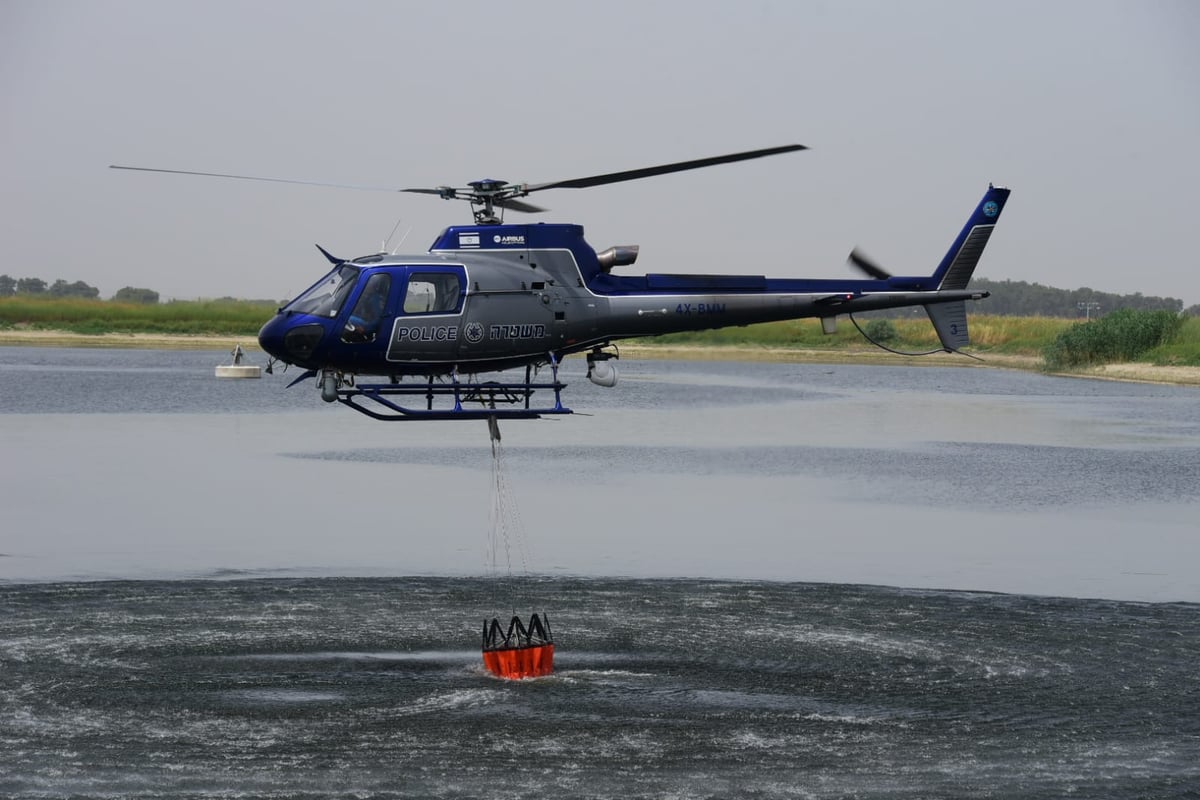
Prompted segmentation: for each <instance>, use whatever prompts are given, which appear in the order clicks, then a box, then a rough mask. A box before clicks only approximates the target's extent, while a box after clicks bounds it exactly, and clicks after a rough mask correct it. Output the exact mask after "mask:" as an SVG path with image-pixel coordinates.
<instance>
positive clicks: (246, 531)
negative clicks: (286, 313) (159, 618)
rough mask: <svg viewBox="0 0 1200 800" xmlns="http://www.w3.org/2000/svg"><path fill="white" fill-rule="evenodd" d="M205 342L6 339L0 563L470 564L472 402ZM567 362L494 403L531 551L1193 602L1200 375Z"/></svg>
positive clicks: (843, 578) (481, 472) (483, 498)
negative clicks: (406, 392)
mask: <svg viewBox="0 0 1200 800" xmlns="http://www.w3.org/2000/svg"><path fill="white" fill-rule="evenodd" d="M225 356H226V354H225V353H224V352H213V353H196V352H182V353H181V352H164V351H120V350H74V349H58V348H0V439H2V440H3V442H4V449H5V455H4V459H3V466H2V467H0V469H3V480H2V481H0V504H2V505H3V507H4V509H5V515H6V525H5V533H4V534H3V537H2V538H0V553H3V554H4V555H3V557H0V579H4V580H8V581H21V580H44V579H51V578H59V577H64V576H80V577H84V578H97V577H134V578H141V577H157V576H179V575H199V576H221V575H241V574H247V573H250V574H317V575H330V574H385V575H396V574H449V575H463V574H474V573H478V572H480V571H481V569H482V565H483V553H484V541H485V538H486V532H487V527H488V512H489V509H490V496H489V487H490V476H489V473H488V470H489V468H490V450H489V448H488V442H487V434H486V429H485V426H484V425H483V423H479V422H474V423H466V422H461V423H458V422H452V423H444V422H435V423H407V424H383V423H380V422H375V421H372V420H369V419H367V418H365V417H362V416H360V415H357V414H354V413H353V412H351V411H349V410H348V409H344V408H342V407H340V406H327V405H325V404H324V403H322V402H321V401H320V400H319V398H318V396H317V393H316V392H315V391H314V390H313V389H312V388H311V387H310V386H308V385H305V386H300V387H296V388H292V389H285V386H286V384H287V383H288V382H289V381H290V379H291V378H292V377H294V375H282V376H281V375H276V376H274V377H270V376H266V377H264V378H263V380H261V381H217V380H215V379H214V378H213V377H212V376H213V372H212V370H213V367H214V365H215V364H217V363H221V362H222V360H224V359H225ZM621 366H622V382H621V384H619V385H618V386H617V387H616V388H615V389H601V388H599V387H595V386H593V385H591V384H590V383H588V382H587V381H586V380H585V379H584V378H583V375H582V371H583V364H582V363H581V362H576V361H575V360H572V361H569V362H568V364H567V366H566V368H565V370H564V372H565V379H566V380H567V381H568V382H569V383H570V384H571V386H570V388H569V389H568V390H567V393H566V400H567V403H568V405H570V406H572V407H573V408H575V409H576V411H578V412H587V414H590V416H584V415H582V414H577V415H575V416H571V417H565V418H561V419H555V420H545V421H540V422H511V423H505V424H503V426H502V427H503V431H504V437H505V438H504V447H505V451H506V456H507V464H508V466H509V469H510V472H511V475H510V479H511V483H512V486H513V488H514V491H515V492H516V499H517V502H518V503H519V506H520V509H521V516H522V518H523V520H524V524H525V529H526V536H527V539H528V542H529V544H530V545H531V548H532V554H533V564H532V566H533V567H534V568H535V569H537V570H540V571H545V572H549V573H553V574H582V575H634V576H716V577H735V578H765V579H773V580H803V581H827V582H843V583H882V584H891V585H900V586H911V587H929V588H960V589H973V590H974V589H982V590H998V591H1009V592H1024V593H1035V594H1048V595H1073V596H1097V597H1113V598H1129V599H1147V600H1187V601H1197V600H1200V578H1197V577H1195V576H1196V574H1197V570H1196V569H1195V567H1196V566H1197V565H1198V564H1200V545H1198V544H1197V543H1196V540H1197V537H1196V536H1195V535H1194V532H1195V520H1196V519H1197V518H1200V394H1198V393H1197V391H1196V390H1195V389H1194V388H1186V387H1169V386H1151V385H1138V384H1126V383H1110V382H1101V381H1092V380H1074V379H1062V378H1052V377H1047V376H1042V375H1036V374H1030V373H1021V372H1011V371H1004V370H991V369H958V368H947V367H927V368H910V367H902V366H894V367H892V366H885V367H879V366H840V365H795V364H759V363H755V364H738V363H731V362H712V363H709V362H660V361H645V362H630V363H622V365H621Z"/></svg>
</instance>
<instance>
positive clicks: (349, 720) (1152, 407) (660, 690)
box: [0, 348, 1200, 798]
mask: <svg viewBox="0 0 1200 800" xmlns="http://www.w3.org/2000/svg"><path fill="white" fill-rule="evenodd" d="M226 358H227V356H226V355H225V354H224V353H221V352H217V353H202V352H201V353H195V352H156V351H115V350H74V349H40V348H0V443H2V447H3V453H2V456H0V469H2V470H3V472H2V473H0V508H2V509H3V512H4V513H3V523H2V527H0V553H2V554H3V555H2V556H0V664H2V665H3V669H0V795H3V796H13V797H117V796H119V797H214V796H219V797H238V796H246V797H249V796H253V797H426V796H433V797H488V798H503V797H546V796H568V797H613V798H616V797H664V796H665V797H671V796H674V797H728V796H752V797H889V798H896V797H900V798H926V797H948V798H949V797H1021V798H1033V797H1046V798H1050V797H1062V796H1066V795H1072V794H1074V795H1079V796H1089V797H1091V796H1108V797H1187V796H1194V793H1195V790H1196V787H1197V786H1200V767H1198V766H1197V765H1200V675H1198V673H1197V671H1196V669H1195V665H1196V663H1197V661H1198V660H1200V613H1198V611H1200V606H1198V605H1196V604H1197V603H1198V602H1200V577H1198V574H1200V570H1198V567H1200V544H1198V540H1200V536H1197V533H1198V532H1200V523H1198V522H1197V521H1198V520H1200V392H1198V391H1197V390H1196V389H1194V388H1178V387H1168V386H1150V385H1139V384H1123V383H1109V382H1099V381H1091V380H1072V379H1063V378H1051V377H1047V376H1041V375H1035V374H1029V373H1021V372H1011V371H1004V370H991V369H965V368H964V369H955V368H938V367H925V368H910V367H901V366H895V367H890V366H889V367H876V366H838V365H785V364H736V363H723V362H714V363H708V362H686V363H685V362H666V361H644V362H633V361H630V362H628V363H622V364H621V367H622V372H623V378H622V383H621V384H619V385H618V386H617V387H616V388H615V389H601V388H599V387H594V386H592V385H591V384H590V383H588V382H587V381H586V380H585V379H584V378H583V375H582V371H583V365H582V364H581V363H574V362H569V363H568V365H567V366H566V370H565V372H566V375H565V377H566V380H568V382H569V383H570V384H571V386H570V388H569V389H568V390H567V392H566V400H567V403H568V405H571V406H572V407H574V408H575V409H576V411H577V412H586V414H587V415H586V416H585V415H584V414H582V413H581V414H577V415H573V416H568V417H563V418H558V419H554V420H543V421H526V422H507V423H501V427H502V431H503V433H504V441H503V445H502V453H503V457H504V473H503V474H504V475H505V476H506V477H507V482H508V487H509V494H510V496H509V500H510V501H511V502H513V503H515V506H516V508H517V509H518V510H519V523H520V524H519V525H518V526H517V528H518V530H517V534H518V536H519V538H520V539H522V540H523V542H524V545H525V553H526V555H525V563H527V564H528V566H529V570H530V571H531V572H532V573H533V577H528V578H524V579H518V580H517V581H516V582H515V584H514V585H513V586H512V587H508V588H506V587H505V586H504V584H503V583H502V582H497V581H495V580H489V579H487V578H484V577H480V576H481V575H483V574H484V573H485V572H486V567H485V560H486V552H487V548H488V540H489V534H490V531H491V523H490V520H489V513H490V511H491V504H492V496H491V486H492V473H491V466H492V455H491V450H490V447H489V444H488V439H487V431H486V426H485V425H484V424H483V423H481V422H473V423H444V422H436V423H381V422H376V421H373V420H369V419H367V418H366V417H363V416H361V415H358V414H355V413H353V412H352V411H350V410H349V409H345V408H343V407H341V406H338V405H334V406H327V405H326V404H324V403H322V402H321V401H320V399H319V397H318V395H317V393H316V391H315V389H312V388H311V387H309V386H304V387H296V388H293V389H285V388H284V387H285V385H286V383H287V382H288V380H289V379H290V377H291V376H289V375H284V376H278V375H277V376H274V377H264V378H263V380H261V381H218V380H216V379H215V378H213V367H214V366H215V365H216V364H217V363H221V362H223V361H224V360H225V359H226ZM514 610H515V611H517V612H519V613H521V614H522V615H524V614H526V613H527V612H528V611H533V610H540V611H543V612H545V613H547V614H548V615H549V617H550V618H551V620H552V622H553V626H554V631H555V634H556V641H557V643H558V651H559V652H558V658H557V663H558V669H557V671H556V673H555V675H554V676H552V677H550V678H545V679H538V680H532V681H522V682H515V683H510V682H504V681H500V680H498V679H495V678H493V677H491V676H489V675H488V674H486V673H485V672H484V670H483V669H482V667H481V663H480V658H479V652H478V647H479V642H478V637H479V628H480V624H481V622H482V621H483V619H484V618H486V617H490V616H493V615H496V614H499V615H501V616H505V615H507V614H509V613H512V611H514Z"/></svg>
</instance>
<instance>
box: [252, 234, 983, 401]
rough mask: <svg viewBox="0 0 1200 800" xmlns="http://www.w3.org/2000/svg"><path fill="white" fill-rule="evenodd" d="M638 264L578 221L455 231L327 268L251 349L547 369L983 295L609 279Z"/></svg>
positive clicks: (298, 356) (768, 282)
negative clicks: (646, 347)
mask: <svg viewBox="0 0 1200 800" xmlns="http://www.w3.org/2000/svg"><path fill="white" fill-rule="evenodd" d="M989 222H990V220H989ZM987 227H988V229H989V232H990V225H989V226H987ZM965 233H966V231H964V234H965ZM636 255H637V248H636V247H618V248H611V249H610V250H607V251H605V252H603V253H600V254H597V252H596V251H595V250H594V249H593V248H592V247H591V246H590V245H589V244H588V243H587V242H586V240H585V239H584V235H583V228H582V226H579V225H571V224H547V223H542V224H533V225H468V226H454V227H450V228H448V229H446V230H445V231H444V232H443V233H442V234H441V236H439V237H438V239H437V241H436V242H435V243H434V245H433V246H432V247H431V248H430V250H429V252H428V253H426V254H422V255H418V256H390V255H372V256H365V257H363V258H357V259H354V260H352V261H339V260H336V259H332V258H331V261H334V262H335V266H334V269H333V271H332V272H330V273H329V274H328V275H326V276H325V277H324V278H322V279H321V280H320V281H318V282H317V283H316V284H314V285H313V286H312V287H310V289H309V290H307V291H306V292H305V293H304V294H302V295H301V296H300V297H298V298H296V299H295V300H293V301H292V302H290V303H288V304H287V305H285V306H284V307H283V308H281V309H280V310H279V312H278V314H277V315H276V316H275V317H274V318H273V319H271V320H270V321H268V322H267V324H266V325H264V326H263V328H262V331H261V332H260V333H259V342H260V344H261V346H262V347H263V349H264V350H265V351H266V352H268V353H269V354H271V355H272V356H273V357H274V358H276V359H279V360H281V361H283V362H286V363H290V364H295V365H297V366H300V367H304V368H306V369H313V370H336V371H339V372H344V373H351V374H363V375H384V376H392V377H393V378H398V377H400V376H408V375H421V376H436V375H445V374H449V373H451V372H454V373H457V374H479V373H486V372H491V371H497V370H504V369H509V368H512V367H518V366H528V365H537V364H544V363H549V362H551V361H552V360H561V358H562V357H564V356H566V355H568V354H571V353H577V352H582V351H588V350H592V349H594V348H597V347H602V346H604V345H607V344H609V343H611V342H614V341H617V340H620V339H628V338H634V337H644V336H656V335H660V334H665V333H673V332H678V331H690V330H702V329H707V328H720V327H727V326H732V325H746V324H750V323H756V322H768V321H774V320H783V319H797V318H802V317H826V318H832V317H835V316H836V315H837V314H841V313H846V312H847V311H867V310H873V309H881V308H893V307H899V306H908V305H928V304H934V303H949V302H954V301H961V300H964V299H970V298H978V297H980V296H982V293H979V292H970V291H964V290H960V291H953V290H945V289H942V290H939V287H938V284H937V281H938V277H937V276H936V275H935V276H924V277H913V278H904V277H889V278H887V279H882V280H874V279H871V280H861V279H860V280H821V279H788V278H766V277H762V276H752V275H687V274H646V275H633V276H625V275H620V274H617V273H615V272H614V268H615V267H620V266H627V265H629V264H631V263H633V261H634V260H635V259H636ZM368 298H374V308H370V307H369V306H370V304H369V303H368V302H367V300H368Z"/></svg>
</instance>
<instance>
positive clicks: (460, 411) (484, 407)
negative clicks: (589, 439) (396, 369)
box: [337, 364, 574, 422]
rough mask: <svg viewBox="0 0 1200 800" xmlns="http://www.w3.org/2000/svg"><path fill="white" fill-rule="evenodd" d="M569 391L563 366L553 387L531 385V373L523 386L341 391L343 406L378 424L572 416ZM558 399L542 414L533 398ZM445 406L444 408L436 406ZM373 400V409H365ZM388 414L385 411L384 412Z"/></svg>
mask: <svg viewBox="0 0 1200 800" xmlns="http://www.w3.org/2000/svg"><path fill="white" fill-rule="evenodd" d="M565 388H567V385H566V384H565V383H563V382H561V381H560V380H558V366H557V364H555V365H554V380H553V381H552V382H550V383H531V382H530V370H528V369H526V371H525V380H524V381H523V382H520V383H503V382H497V381H485V382H482V383H462V382H461V381H459V380H458V376H457V375H451V376H450V382H449V383H435V382H434V379H433V378H430V379H429V381H428V382H427V383H424V384H418V383H410V384H400V383H372V384H359V385H357V386H355V387H353V388H349V389H343V388H339V389H338V390H337V401H338V402H339V403H342V404H343V405H347V406H349V407H350V408H353V409H354V410H355V411H358V412H361V413H363V414H366V415H367V416H368V417H371V418H372V419H378V420H384V421H386V422H391V421H402V420H414V419H497V420H499V419H538V418H539V417H542V416H545V415H549V414H572V413H574V412H573V411H571V409H569V408H567V407H566V406H564V405H563V404H562V397H561V392H562V390H563V389H565ZM539 389H541V390H543V391H550V392H553V393H554V405H552V406H548V407H542V408H538V407H535V406H533V405H532V402H531V401H532V397H533V393H534V392H535V391H537V390H539ZM391 397H400V398H403V397H413V398H421V399H423V400H424V401H425V402H424V403H423V404H422V405H423V406H424V407H423V408H422V407H419V406H418V407H412V406H406V405H401V404H400V403H399V402H393V401H392V400H390V399H389V398H391ZM435 398H436V399H439V400H442V401H444V402H443V404H442V405H440V406H438V405H437V404H435V402H434V400H435ZM366 400H369V401H371V402H372V403H374V405H373V406H367V405H363V404H362V401H366ZM380 409H382V410H380Z"/></svg>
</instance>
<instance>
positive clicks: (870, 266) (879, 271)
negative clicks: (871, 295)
mask: <svg viewBox="0 0 1200 800" xmlns="http://www.w3.org/2000/svg"><path fill="white" fill-rule="evenodd" d="M848 260H849V261H850V263H851V264H853V265H854V266H856V267H858V268H859V269H861V270H862V271H863V272H864V273H866V274H867V275H869V276H870V277H872V278H874V279H875V280H879V281H886V280H887V279H888V278H890V277H892V275H891V273H890V272H888V271H887V270H885V269H884V268H883V267H881V266H879V265H878V264H876V263H875V262H874V261H872V260H871V259H869V258H867V257H866V256H864V255H863V254H862V253H860V252H858V248H855V249H854V250H852V251H850V257H849V259H848Z"/></svg>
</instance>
